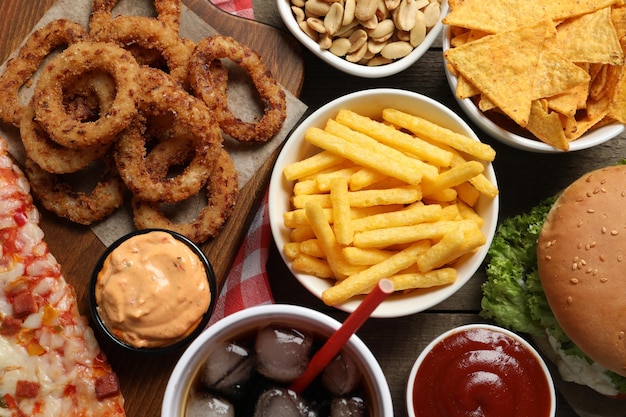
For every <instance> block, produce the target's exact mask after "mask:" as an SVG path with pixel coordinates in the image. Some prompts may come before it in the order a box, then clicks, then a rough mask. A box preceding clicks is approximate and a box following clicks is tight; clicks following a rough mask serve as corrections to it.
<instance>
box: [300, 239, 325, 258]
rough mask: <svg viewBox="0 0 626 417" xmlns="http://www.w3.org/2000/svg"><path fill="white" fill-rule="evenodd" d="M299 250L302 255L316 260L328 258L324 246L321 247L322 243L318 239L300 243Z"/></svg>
mask: <svg viewBox="0 0 626 417" xmlns="http://www.w3.org/2000/svg"><path fill="white" fill-rule="evenodd" d="M299 250H300V253H304V254H305V255H309V256H313V257H315V258H320V259H324V258H326V253H325V252H324V249H323V248H322V245H320V241H319V240H317V239H307V240H305V241H303V242H300V247H299Z"/></svg>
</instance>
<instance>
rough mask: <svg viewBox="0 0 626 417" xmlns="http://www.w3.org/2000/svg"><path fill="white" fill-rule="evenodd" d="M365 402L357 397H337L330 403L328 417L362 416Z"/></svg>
mask: <svg viewBox="0 0 626 417" xmlns="http://www.w3.org/2000/svg"><path fill="white" fill-rule="evenodd" d="M364 416H365V402H364V401H363V399H362V398H359V397H350V398H346V397H337V398H333V400H332V401H331V403H330V417H364Z"/></svg>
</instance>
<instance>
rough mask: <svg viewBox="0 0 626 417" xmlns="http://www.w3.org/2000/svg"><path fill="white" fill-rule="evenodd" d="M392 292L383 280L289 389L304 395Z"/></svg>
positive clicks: (391, 285)
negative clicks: (303, 392)
mask: <svg viewBox="0 0 626 417" xmlns="http://www.w3.org/2000/svg"><path fill="white" fill-rule="evenodd" d="M392 292H393V282H391V281H390V280H388V279H384V278H383V279H381V280H380V281H379V282H378V285H377V286H376V287H374V289H373V290H372V291H371V292H370V293H369V294H368V295H367V296H366V297H365V298H364V299H363V301H362V302H361V304H359V306H358V307H357V308H356V310H354V311H353V312H352V313H351V314H350V315H349V316H348V318H346V321H344V322H343V324H342V325H341V327H340V328H339V329H337V331H336V332H335V333H333V334H332V335H331V336H330V337H329V338H328V340H327V341H326V343H324V346H322V347H321V349H320V350H318V351H317V352H316V353H315V355H313V357H312V358H311V361H310V362H309V364H308V365H307V368H306V370H305V371H304V372H303V373H302V375H300V376H299V377H298V378H297V379H296V380H295V381H294V382H293V383H292V384H291V386H290V387H289V389H290V390H292V391H294V392H295V393H297V394H300V393H302V391H304V390H305V389H306V388H307V387H308V386H309V384H310V383H311V382H312V381H313V380H314V379H315V377H316V376H317V375H319V373H320V372H322V370H323V369H324V368H326V366H327V365H328V364H329V363H330V361H331V360H333V358H334V357H335V356H337V353H339V351H340V350H341V348H342V347H343V346H344V345H345V344H346V342H347V341H348V339H350V337H351V336H352V335H353V334H354V333H356V331H357V330H359V328H360V327H361V326H362V325H363V323H365V321H366V320H367V319H368V318H369V317H370V315H371V314H372V312H373V311H374V310H375V309H376V307H378V305H379V304H380V303H382V302H383V300H384V299H385V298H387V296H388V295H389V294H391V293H392Z"/></svg>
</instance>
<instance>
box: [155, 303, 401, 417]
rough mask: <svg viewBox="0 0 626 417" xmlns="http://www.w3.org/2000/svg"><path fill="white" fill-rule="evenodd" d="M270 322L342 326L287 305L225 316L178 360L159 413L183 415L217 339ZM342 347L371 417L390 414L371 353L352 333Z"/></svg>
mask: <svg viewBox="0 0 626 417" xmlns="http://www.w3.org/2000/svg"><path fill="white" fill-rule="evenodd" d="M273 322H276V323H282V324H286V325H293V326H294V327H295V328H299V329H309V330H310V331H312V332H313V333H317V334H320V335H323V336H330V335H331V334H333V333H334V332H335V331H336V330H337V329H338V328H339V327H340V326H341V323H340V322H338V321H337V320H335V319H333V318H332V317H329V316H327V315H325V314H323V313H321V312H319V311H316V310H312V309H309V308H306V307H301V306H295V305H286V304H270V305H261V306H255V307H250V308H247V309H244V310H240V311H238V312H236V313H233V314H231V315H229V316H226V317H225V318H223V319H221V320H220V321H218V322H217V323H215V324H213V325H212V326H210V327H209V328H208V329H207V330H205V331H204V332H203V333H202V334H201V335H200V336H199V337H198V338H197V339H196V340H195V341H194V342H193V343H192V344H191V345H189V347H188V348H187V349H186V350H185V352H184V353H183V355H182V356H181V358H180V359H179V360H178V362H177V364H176V366H175V367H174V370H173V371H172V375H171V376H170V379H169V381H168V383H167V386H166V389H165V394H164V397H163V405H162V410H161V416H162V417H183V416H185V406H186V401H187V398H188V395H189V392H190V390H191V387H192V384H193V382H194V380H195V379H196V375H197V374H198V371H199V369H200V367H201V365H202V364H203V363H204V362H205V361H206V360H207V358H208V357H209V355H210V354H211V351H212V349H214V347H215V344H216V343H217V342H220V341H222V342H223V341H229V340H232V339H233V338H235V337H237V336H238V335H241V333H244V332H250V330H252V329H254V328H259V327H263V326H265V325H267V324H270V323H273ZM343 349H345V351H346V352H347V353H348V355H350V356H352V357H353V358H354V359H355V360H356V362H357V364H358V365H359V367H360V369H361V371H362V376H363V378H364V383H365V385H366V386H367V388H366V390H367V391H369V392H371V393H372V395H371V397H372V398H370V400H371V401H373V402H372V403H370V406H371V407H372V408H371V409H372V417H386V416H392V415H393V404H392V400H391V393H390V391H389V386H388V384H387V380H386V378H385V375H384V374H383V371H382V369H381V368H380V365H379V364H378V361H377V360H376V358H375V357H374V355H373V354H372V352H371V351H370V350H369V348H368V347H367V346H366V345H365V343H363V341H362V340H361V339H359V337H358V336H357V335H353V336H351V337H350V339H349V340H348V342H347V344H346V345H345V346H344V347H343Z"/></svg>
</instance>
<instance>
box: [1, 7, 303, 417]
mask: <svg viewBox="0 0 626 417" xmlns="http://www.w3.org/2000/svg"><path fill="white" fill-rule="evenodd" d="M183 3H185V4H186V5H187V7H189V8H190V9H191V10H192V11H193V12H195V13H196V14H197V15H198V16H200V17H201V18H202V19H204V20H205V21H206V22H207V23H208V24H209V25H211V26H212V27H213V28H215V29H216V30H217V31H218V32H220V33H221V34H224V35H229V36H233V37H234V38H236V39H237V40H239V41H240V42H242V43H244V44H246V45H248V46H250V47H251V48H253V49H255V50H256V51H257V52H259V53H260V55H261V56H262V57H263V60H264V62H265V64H266V65H267V66H268V67H269V69H270V70H271V71H272V73H273V74H274V76H275V77H276V78H277V79H278V81H279V82H280V83H281V84H282V85H283V86H284V87H285V88H287V89H288V90H289V91H290V92H291V93H293V94H294V95H295V96H298V95H299V94H300V91H301V88H302V83H303V78H304V63H303V60H302V53H301V49H300V46H299V44H298V43H297V42H296V41H295V40H294V39H292V38H291V37H290V35H288V34H287V33H286V32H283V31H280V30H278V29H275V28H273V27H270V26H267V25H265V24H262V23H259V22H255V21H252V20H249V19H243V18H239V17H236V16H233V15H231V14H228V13H226V12H223V11H222V10H220V9H218V8H217V7H216V6H214V5H212V4H211V3H210V2H209V0H184V1H183ZM52 4H54V0H28V1H23V0H2V1H0V16H2V19H0V39H2V42H0V62H4V60H5V59H6V58H7V57H8V56H9V55H10V54H11V52H13V50H15V49H16V48H17V47H18V46H19V44H20V43H21V42H22V40H23V39H25V37H26V36H27V35H28V33H29V32H30V31H31V29H32V28H33V26H34V25H35V24H36V23H37V21H38V20H39V19H40V18H41V16H43V15H44V14H45V12H46V11H47V10H48V8H49V7H50V6H52ZM277 153H278V150H277V151H276V152H275V153H274V154H273V155H272V157H270V158H269V159H268V160H267V161H266V163H265V164H264V165H263V166H262V167H261V168H260V169H259V171H258V172H257V174H256V175H255V176H254V177H253V178H252V180H250V181H249V183H248V184H247V185H246V186H245V187H244V188H243V189H242V190H241V192H240V195H239V198H238V201H237V207H236V210H235V212H234V213H233V215H232V217H231V218H230V220H229V221H228V223H227V224H226V225H225V228H224V230H223V231H222V233H221V234H220V235H219V236H218V237H217V238H216V239H215V240H213V241H211V242H208V243H207V244H205V245H204V246H203V248H204V250H205V253H206V254H207V256H208V257H209V259H210V260H211V262H212V264H213V266H214V269H215V273H216V276H217V277H218V281H219V283H220V285H221V284H222V283H223V280H224V278H225V277H226V275H227V274H228V271H229V269H230V267H231V265H232V262H233V260H234V258H235V256H236V254H237V251H238V249H239V247H240V245H241V242H242V241H243V238H244V237H245V234H246V232H247V229H248V226H249V224H250V221H251V220H252V217H253V214H254V212H255V211H256V209H257V208H258V206H259V203H260V201H261V199H262V197H263V196H264V193H265V189H266V185H267V182H268V180H269V176H270V174H271V170H272V167H273V163H274V160H275V158H276V156H277ZM41 217H42V218H41V225H42V228H43V230H44V232H45V233H46V237H45V240H46V241H47V242H48V245H49V246H50V250H51V251H52V253H53V254H54V255H55V257H56V258H57V259H58V261H59V262H60V263H61V265H62V271H63V274H64V275H65V277H66V279H67V280H68V281H69V282H70V283H71V284H72V285H73V286H74V287H75V288H76V293H77V297H78V300H79V308H80V310H81V312H82V313H83V314H87V313H88V309H87V301H86V300H87V296H86V289H87V284H88V280H89V275H90V273H91V268H92V266H93V265H94V264H95V262H96V260H97V258H98V256H99V255H100V254H101V253H102V251H103V250H104V245H103V244H102V243H101V242H100V240H99V239H98V238H97V237H96V236H95V235H94V234H93V232H92V231H91V230H90V229H89V228H86V227H82V226H78V225H75V224H71V223H70V222H67V221H64V220H62V219H60V218H58V217H56V216H55V215H53V214H51V213H49V212H46V211H43V210H42V212H41ZM103 348H104V350H105V352H107V355H108V357H109V359H110V361H111V362H112V364H113V367H114V369H115V370H116V371H117V372H118V375H119V377H120V381H121V384H122V390H123V392H124V396H125V398H126V411H127V414H128V415H129V416H132V417H140V416H141V417H144V416H159V415H160V407H161V399H162V396H163V392H164V390H165V386H166V384H167V380H168V378H169V375H170V372H171V370H172V368H173V366H174V365H175V363H176V360H177V359H178V357H179V354H178V355H177V354H174V355H170V356H166V357H157V358H140V357H133V356H129V355H127V354H122V353H121V352H119V351H116V350H115V349H114V348H113V347H112V346H108V345H106V344H103Z"/></svg>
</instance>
